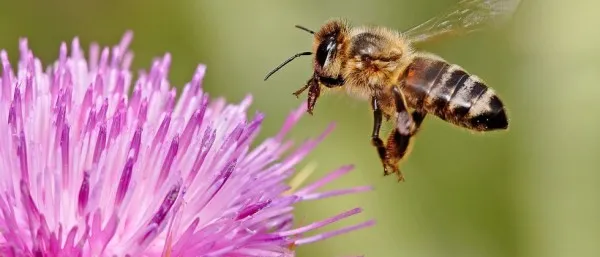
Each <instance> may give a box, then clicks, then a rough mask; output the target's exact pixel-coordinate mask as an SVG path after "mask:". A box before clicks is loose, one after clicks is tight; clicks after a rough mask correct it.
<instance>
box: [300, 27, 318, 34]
mask: <svg viewBox="0 0 600 257" xmlns="http://www.w3.org/2000/svg"><path fill="white" fill-rule="evenodd" d="M296 28H299V29H301V30H304V31H306V32H308V33H310V34H315V32H314V31H312V30H310V29H307V28H306V27H304V26H302V25H296Z"/></svg>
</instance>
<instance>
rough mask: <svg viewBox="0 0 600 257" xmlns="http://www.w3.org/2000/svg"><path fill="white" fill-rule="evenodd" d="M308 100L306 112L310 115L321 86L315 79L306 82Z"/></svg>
mask: <svg viewBox="0 0 600 257" xmlns="http://www.w3.org/2000/svg"><path fill="white" fill-rule="evenodd" d="M308 85H309V86H308V99H307V110H306V111H307V112H308V114H310V115H312V114H313V110H314V109H315V104H316V103H317V99H318V98H319V96H320V95H321V85H320V83H319V81H318V80H317V79H316V78H313V79H311V80H310V81H309V82H308Z"/></svg>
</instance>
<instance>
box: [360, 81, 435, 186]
mask: <svg viewBox="0 0 600 257" xmlns="http://www.w3.org/2000/svg"><path fill="white" fill-rule="evenodd" d="M393 90H394V98H395V102H396V124H395V127H394V130H393V131H392V133H391V134H390V135H389V137H388V140H387V144H386V145H384V144H383V141H382V140H381V138H380V137H379V131H380V128H381V122H382V112H381V109H380V106H379V105H378V102H377V99H376V98H373V99H372V100H371V107H372V108H373V118H374V124H373V133H372V135H371V142H372V144H373V145H374V146H375V147H376V148H377V152H378V153H379V157H380V158H381V161H382V163H383V167H384V171H383V174H384V175H389V174H390V173H396V174H397V175H398V180H399V181H404V176H403V174H402V172H401V171H400V169H399V168H398V162H400V161H401V160H402V159H403V158H404V157H405V156H406V154H408V152H409V150H410V145H411V139H412V137H413V136H414V135H415V134H416V133H417V132H418V130H419V127H420V126H421V123H422V122H423V120H424V119H425V113H421V112H417V111H414V112H413V113H412V114H409V112H408V109H407V107H406V102H405V101H404V97H403V95H402V93H401V92H400V91H398V90H397V89H396V88H394V89H393Z"/></svg>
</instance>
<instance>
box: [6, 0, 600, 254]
mask: <svg viewBox="0 0 600 257" xmlns="http://www.w3.org/2000/svg"><path fill="white" fill-rule="evenodd" d="M454 2H455V0H421V1H408V0H397V1H392V0H373V1H370V2H368V1H358V0H351V1H341V0H340V1H317V0H307V1H232V0H221V1H201V0H197V1H158V0H146V1H142V0H134V1H115V0H113V1H75V0H69V1H32V0H26V1H10V2H9V1H3V3H2V5H0V35H2V37H0V48H5V49H7V50H8V51H9V55H10V56H11V58H14V57H16V55H17V53H18V52H17V47H18V38H19V37H22V36H24V37H28V38H29V39H30V46H31V47H32V48H33V49H34V51H35V53H36V54H37V55H39V56H41V57H42V58H43V60H44V61H48V60H52V59H54V57H55V56H56V54H57V52H58V46H59V43H60V41H61V40H68V39H70V38H72V37H73V36H79V37H80V39H81V41H82V44H83V45H88V44H89V43H90V40H97V41H99V42H100V43H102V44H113V43H115V42H116V41H117V40H118V39H119V38H120V37H121V35H122V33H123V32H124V31H125V30H126V29H132V30H133V31H134V32H135V39H134V42H133V44H132V48H133V50H134V51H135V55H136V57H135V62H134V67H135V68H147V67H143V66H140V65H147V64H148V63H149V61H150V60H151V58H153V57H154V56H158V55H162V54H163V53H164V52H165V51H169V52H171V54H172V55H173V68H172V73H171V78H172V81H173V82H174V83H176V84H177V85H182V84H183V83H185V82H186V81H188V80H189V79H191V75H192V72H193V70H194V69H195V67H196V64H197V63H206V64H208V74H207V79H206V82H205V88H207V90H208V91H209V92H210V93H211V94H212V95H213V96H224V97H226V98H227V99H228V100H231V101H239V100H240V99H241V98H242V97H243V96H244V95H246V94H253V95H254V100H255V104H254V105H253V108H254V109H255V110H260V111H263V112H265V113H266V114H267V119H266V121H265V122H266V124H265V125H266V127H265V130H264V131H263V135H267V134H272V133H274V132H276V131H277V129H278V126H279V125H280V124H281V123H282V122H283V119H284V117H285V115H287V113H288V112H289V111H290V110H292V109H293V108H295V107H297V106H298V105H299V104H300V103H301V101H304V99H305V98H301V99H296V98H294V97H293V96H292V95H291V93H292V92H293V91H295V90H296V89H298V88H299V87H300V86H302V84H303V83H304V82H305V81H306V79H307V78H308V76H309V74H310V72H311V71H310V60H309V58H304V59H300V60H297V61H295V62H293V63H291V64H290V65H288V67H286V68H285V69H283V70H282V71H281V72H280V73H278V74H276V75H275V76H273V77H272V79H271V80H269V81H268V82H263V81H262V78H263V76H264V75H265V73H266V72H267V71H269V70H270V69H271V68H273V67H274V66H275V65H277V64H279V62H281V61H282V60H284V59H285V58H287V57H288V56H290V55H292V54H294V53H296V52H300V51H307V50H310V47H311V44H312V41H311V40H312V38H311V37H310V36H309V35H308V34H306V33H305V32H302V31H299V30H297V29H295V28H294V27H293V25H295V24H302V25H304V26H307V27H310V28H313V29H317V28H318V27H319V25H321V24H322V23H323V22H324V21H325V20H327V19H329V18H332V17H344V18H348V19H350V20H351V21H352V22H353V23H354V24H377V25H383V26H389V27H393V28H397V29H399V30H403V29H407V28H409V27H411V26H413V25H416V24H418V23H419V22H421V21H424V20H426V19H427V18H429V17H430V16H432V15H434V14H436V13H437V12H439V11H441V10H443V9H445V8H447V7H448V6H450V5H452V4H453V3H454ZM599 8H600V4H599V3H598V2H596V1H592V0H578V1H571V2H566V1H559V0H531V1H526V0H524V2H523V3H522V5H521V9H520V10H519V11H518V13H517V14H516V17H515V19H514V20H513V21H512V22H511V23H509V24H508V25H507V26H506V27H504V28H501V29H496V30H490V31H484V32H481V33H477V34H471V35H468V36H464V37H459V38H452V39H448V40H445V41H441V42H435V43H431V44H427V45H423V48H422V49H423V50H426V51H432V52H435V53H437V54H439V55H441V56H442V57H444V58H446V59H447V60H449V61H451V62H454V63H457V64H459V65H461V66H462V67H464V68H465V69H467V70H468V71H469V72H471V73H475V74H477V75H478V76H479V77H481V78H483V79H484V80H485V81H486V82H487V83H488V84H489V85H490V86H492V87H493V88H495V89H496V91H497V92H498V93H499V94H500V96H501V97H502V99H503V101H504V103H505V104H506V105H507V106H508V108H509V117H510V118H511V120H510V122H511V128H510V130H509V131H508V132H501V133H491V134H489V135H479V134H473V133H470V132H467V131H464V130H462V129H457V128H455V127H452V126H450V125H448V124H446V123H443V122H441V121H440V120H438V119H435V118H428V119H427V120H426V121H425V124H424V127H423V130H422V132H421V133H420V134H419V137H418V139H417V144H416V145H415V147H414V149H413V152H412V154H411V156H410V158H409V159H408V160H406V161H405V162H404V163H403V166H402V169H403V171H404V172H405V175H406V176H407V181H406V182H405V183H401V184H399V183H397V182H396V180H395V178H393V177H386V178H384V177H383V176H382V168H381V166H380V163H379V159H378V157H377V154H376V152H375V150H374V149H373V148H372V147H371V145H370V141H369V140H370V137H369V136H370V133H371V126H372V125H371V124H372V117H371V112H370V111H369V108H368V103H366V102H359V101H356V100H354V99H352V98H350V97H347V96H344V95H339V94H326V95H325V96H323V97H322V98H321V100H320V102H319V103H318V104H317V107H316V110H315V115H314V116H312V117H311V116H307V117H305V118H304V120H303V121H302V123H301V125H300V126H299V127H298V128H297V129H296V131H295V132H294V134H293V136H294V137H295V138H296V140H297V141H300V140H303V139H304V138H306V137H307V136H308V135H316V134H317V133H320V132H321V131H322V130H323V129H324V128H325V127H326V126H327V124H328V123H330V122H336V124H337V129H336V130H335V131H334V133H333V134H332V135H331V136H330V137H328V138H327V140H326V141H325V142H324V143H323V144H322V145H321V146H320V147H319V148H318V150H317V151H316V152H314V153H313V154H312V156H311V158H309V159H312V160H313V161H315V162H317V163H318V172H325V171H328V170H331V169H333V168H335V167H337V166H340V165H343V164H348V163H353V164H355V165H356V169H358V170H359V171H360V172H356V173H353V174H352V175H350V176H348V177H346V178H344V179H343V181H340V182H339V183H340V184H358V183H367V184H372V185H374V186H375V191H374V192H371V193H367V194H361V195H356V196H350V197H344V198H335V200H330V201H327V200H324V201H319V202H314V203H310V204H305V205H303V206H301V208H300V210H299V211H298V212H297V214H298V219H299V222H304V223H308V222H311V221H312V220H317V219H319V218H323V217H326V216H330V215H332V214H334V213H337V212H339V211H341V210H343V209H346V208H350V207H351V206H354V205H355V204H356V203H358V204H360V205H362V206H363V207H364V208H365V209H366V214H367V215H369V216H371V217H374V218H376V219H377V220H378V225H377V226H375V227H373V228H369V229H367V230H363V231H359V232H355V233H352V234H349V235H345V236H342V237H337V238H333V239H329V240H326V241H322V242H319V243H316V244H314V245H310V246H305V247H300V249H299V255H300V256H344V255H349V254H358V253H362V254H365V255H366V256H377V257H386V256H390V257H392V256H411V257H421V256H423V257H425V256H427V257H429V256H444V257H449V256H461V257H464V256H486V257H487V256H490V257H495V256H497V257H506V256H523V257H532V256H540V257H554V256H556V257H559V256H578V257H581V256H599V255H600V244H598V240H599V238H600V222H599V221H600V201H598V199H600V186H598V185H599V184H600V173H599V172H598V171H599V169H598V168H599V167H600V158H598V156H600V133H599V131H600V114H598V113H599V111H600V103H598V100H599V99H600V87H598V86H597V85H598V84H600V62H598V60H599V59H600V58H599V57H600V56H599V55H600V33H598V31H597V29H596V28H598V27H599V25H600V18H598V17H600V16H599V15H598V14H599V11H598V10H599ZM388 131H389V129H387V130H386V132H388ZM332 186H338V185H332ZM342 199H343V200H342ZM341 225H343V224H340V226H341Z"/></svg>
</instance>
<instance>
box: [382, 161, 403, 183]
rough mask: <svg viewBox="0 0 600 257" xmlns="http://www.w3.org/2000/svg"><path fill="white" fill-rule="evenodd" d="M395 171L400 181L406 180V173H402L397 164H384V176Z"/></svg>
mask: <svg viewBox="0 0 600 257" xmlns="http://www.w3.org/2000/svg"><path fill="white" fill-rule="evenodd" d="M393 173H395V174H396V175H397V176H398V182H404V174H402V172H401V171H400V169H399V168H398V166H397V165H393V164H384V167H383V176H388V175H390V174H393Z"/></svg>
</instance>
